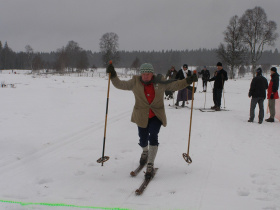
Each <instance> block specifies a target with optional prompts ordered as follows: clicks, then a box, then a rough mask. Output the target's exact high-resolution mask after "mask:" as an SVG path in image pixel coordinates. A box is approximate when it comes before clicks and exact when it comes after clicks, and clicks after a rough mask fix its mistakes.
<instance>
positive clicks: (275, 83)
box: [265, 67, 279, 122]
mask: <svg viewBox="0 0 280 210" xmlns="http://www.w3.org/2000/svg"><path fill="white" fill-rule="evenodd" d="M270 73H271V80H270V82H269V85H268V91H267V99H268V107H269V112H270V117H269V118H268V119H266V120H265V121H267V122H274V117H275V99H278V98H279V95H278V88H279V74H278V73H277V68H275V67H272V68H271V69H270Z"/></svg>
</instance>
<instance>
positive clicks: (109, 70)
mask: <svg viewBox="0 0 280 210" xmlns="http://www.w3.org/2000/svg"><path fill="white" fill-rule="evenodd" d="M106 73H107V74H109V73H111V78H112V79H113V78H114V77H116V76H117V72H116V71H115V67H114V66H113V64H109V65H108V66H107V69H106Z"/></svg>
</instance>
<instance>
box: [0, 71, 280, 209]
mask: <svg viewBox="0 0 280 210" xmlns="http://www.w3.org/2000/svg"><path fill="white" fill-rule="evenodd" d="M99 76H100V75H98V74H96V76H94V77H71V76H50V75H48V76H33V75H27V74H0V82H3V81H4V82H5V83H6V84H15V88H12V87H10V86H8V87H6V88H0V96H1V102H0V110H1V111H0V135H1V138H0V142H1V144H0V180H1V181H0V209H8V210H18V209H20V210H23V209H40V210H41V209H44V210H45V209H54V210H55V209H62V210H66V209H67V210H68V209H75V208H79V207H81V208H82V207H84V209H135V210H145V209H149V210H156V209H160V210H171V209H174V210H175V209H176V210H179V209H181V210H193V209H200V210H225V209H226V210H237V209H238V210H243V209H244V210H249V209H254V210H262V209H266V210H268V209H269V210H279V209H280V179H279V177H280V164H279V162H280V140H279V139H280V138H279V136H280V129H279V128H280V124H279V122H278V121H277V122H275V123H267V122H264V123H263V124H261V125H259V124H258V123H257V119H255V122H254V123H248V122H247V120H248V117H249V106H250V99H249V98H248V96H247V95H248V90H249V86H250V82H251V78H250V77H247V78H244V79H240V80H236V81H235V80H230V81H228V82H226V85H225V106H226V108H227V109H229V110H230V111H222V112H200V111H199V110H197V109H195V110H194V112H193V121H192V123H193V124H192V135H191V144H190V156H191V158H192V160H193V163H192V164H190V165H188V164H187V163H186V162H185V161H184V159H183V158H182V153H185V152H186V151H187V141H188V134H189V123H190V109H188V108H183V109H178V110H177V109H174V108H171V107H169V106H168V105H169V104H173V101H167V100H165V105H166V114H167V120H168V123H167V124H168V125H167V127H165V128H164V127H162V128H161V131H160V135H159V142H160V145H159V151H158V156H157V158H156V160H155V166H156V167H159V170H158V173H157V175H156V177H155V178H154V180H153V181H152V182H151V183H150V185H149V186H148V188H147V189H146V191H145V193H144V194H143V195H141V196H135V194H134V191H135V190H136V188H137V187H138V186H139V184H140V183H141V182H142V179H143V177H144V173H140V174H139V175H138V176H137V177H134V178H132V177H130V175H129V173H130V171H131V170H132V169H134V168H135V167H136V166H137V165H138V161H139V158H140V153H141V148H140V147H139V145H138V134H137V132H138V131H137V126H136V125H135V124H133V123H131V122H130V117H131V112H132V109H133V105H134V97H133V94H132V92H129V91H121V90H118V89H116V88H114V86H112V85H111V90H110V101H109V113H108V126H107V137H106V150H105V155H108V156H110V159H109V161H107V162H105V164H104V166H103V167H101V165H100V164H98V163H97V162H96V160H97V159H98V158H100V157H101V155H102V143H103V136H104V121H105V108H106V97H107V85H108V80H107V79H106V77H99ZM123 79H128V78H123ZM201 86H202V85H201V80H199V82H198V92H197V93H196V94H195V101H194V107H195V108H203V107H204V102H205V97H206V107H210V106H212V105H213V103H212V93H211V86H210V84H209V85H208V92H207V93H206V95H205V94H204V93H199V91H201V90H202V87H201ZM222 102H223V103H222V105H223V106H224V100H222ZM266 106H267V100H266V101H265V107H266ZM257 115H258V108H256V116H257ZM265 117H266V118H267V117H268V116H267V115H266V116H265ZM32 203H33V204H32ZM51 204H54V205H53V206H51ZM55 204H61V205H60V206H59V205H55ZM67 205H73V206H67ZM86 206H87V208H86ZM97 207H98V208H97Z"/></svg>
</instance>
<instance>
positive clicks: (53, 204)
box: [0, 200, 129, 210]
mask: <svg viewBox="0 0 280 210" xmlns="http://www.w3.org/2000/svg"><path fill="white" fill-rule="evenodd" d="M0 202H1V203H13V204H20V205H22V206H29V205H35V206H38V205H40V206H62V207H73V208H81V209H100V210H129V209H123V208H109V207H94V206H78V205H73V204H65V203H33V202H21V201H9V200H0Z"/></svg>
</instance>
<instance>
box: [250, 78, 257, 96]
mask: <svg viewBox="0 0 280 210" xmlns="http://www.w3.org/2000/svg"><path fill="white" fill-rule="evenodd" d="M255 86H256V80H255V79H253V80H252V82H251V85H250V89H249V96H252V95H253V93H254V91H255Z"/></svg>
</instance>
